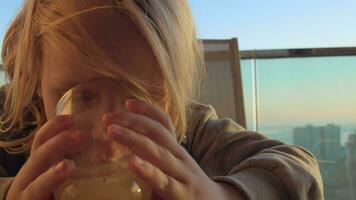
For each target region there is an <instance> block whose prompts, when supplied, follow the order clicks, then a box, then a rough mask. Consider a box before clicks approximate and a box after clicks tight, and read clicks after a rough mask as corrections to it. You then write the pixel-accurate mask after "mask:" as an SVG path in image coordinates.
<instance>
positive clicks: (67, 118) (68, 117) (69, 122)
mask: <svg viewBox="0 0 356 200" xmlns="http://www.w3.org/2000/svg"><path fill="white" fill-rule="evenodd" d="M63 123H64V125H67V126H73V125H74V123H75V117H74V116H72V115H66V116H65V118H64V120H63Z"/></svg>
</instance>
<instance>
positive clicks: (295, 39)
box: [0, 0, 356, 50]
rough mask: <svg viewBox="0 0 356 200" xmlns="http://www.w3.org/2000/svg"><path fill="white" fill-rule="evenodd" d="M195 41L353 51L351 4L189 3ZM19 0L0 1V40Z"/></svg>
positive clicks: (307, 0) (278, 0)
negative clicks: (235, 40)
mask: <svg viewBox="0 0 356 200" xmlns="http://www.w3.org/2000/svg"><path fill="white" fill-rule="evenodd" d="M189 2H190V5H191V7H192V11H193V14H194V17H195V19H196V23H197V26H198V31H199V35H200V37H201V38H214V39H217V38H231V37H238V38H239V42H240V49H241V50H246V49H278V48H303V47H344V46H356V11H355V8H356V1H355V0H270V1H267V0H189ZM20 4H21V0H1V3H0V38H3V33H4V30H5V29H6V27H7V26H8V25H9V22H10V20H11V19H12V17H13V16H14V13H15V12H16V10H17V8H18V7H19V5H20Z"/></svg>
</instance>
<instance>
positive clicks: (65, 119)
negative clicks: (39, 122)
mask: <svg viewBox="0 0 356 200" xmlns="http://www.w3.org/2000/svg"><path fill="white" fill-rule="evenodd" d="M74 121H75V120H74V117H73V116H71V115H61V116H56V117H54V118H53V119H51V120H49V121H48V122H47V123H45V124H44V125H43V126H42V127H41V128H40V129H39V130H38V131H37V132H36V136H35V138H34V140H33V143H32V148H31V152H32V151H35V150H36V149H37V148H38V147H39V146H41V145H42V144H43V143H44V142H46V141H47V140H49V139H50V138H52V137H54V136H55V135H57V134H59V133H60V132H62V131H65V130H68V129H70V128H72V127H73V125H74Z"/></svg>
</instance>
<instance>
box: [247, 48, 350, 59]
mask: <svg viewBox="0 0 356 200" xmlns="http://www.w3.org/2000/svg"><path fill="white" fill-rule="evenodd" d="M240 56H241V59H269V58H296V57H322V56H356V47H340V48H306V49H274V50H247V51H240Z"/></svg>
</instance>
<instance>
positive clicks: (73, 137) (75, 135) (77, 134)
mask: <svg viewBox="0 0 356 200" xmlns="http://www.w3.org/2000/svg"><path fill="white" fill-rule="evenodd" d="M81 134H82V133H81V131H75V132H73V133H71V134H69V139H70V140H71V141H78V140H79V139H80V135H81Z"/></svg>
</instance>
